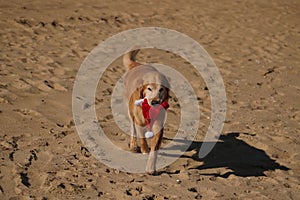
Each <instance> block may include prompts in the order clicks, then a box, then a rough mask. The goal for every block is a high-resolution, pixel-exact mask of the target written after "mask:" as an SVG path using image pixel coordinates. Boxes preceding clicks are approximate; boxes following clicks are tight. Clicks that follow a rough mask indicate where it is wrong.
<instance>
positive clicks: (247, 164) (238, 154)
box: [166, 133, 289, 178]
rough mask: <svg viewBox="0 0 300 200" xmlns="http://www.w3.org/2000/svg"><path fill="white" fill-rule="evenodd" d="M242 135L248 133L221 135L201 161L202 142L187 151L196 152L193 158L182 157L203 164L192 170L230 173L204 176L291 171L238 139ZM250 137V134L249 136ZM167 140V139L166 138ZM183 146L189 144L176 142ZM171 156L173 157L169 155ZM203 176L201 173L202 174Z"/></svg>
mask: <svg viewBox="0 0 300 200" xmlns="http://www.w3.org/2000/svg"><path fill="white" fill-rule="evenodd" d="M240 134H248V133H229V134H226V135H221V136H220V138H219V142H217V143H216V145H215V146H214V148H213V150H212V151H211V152H210V153H209V154H208V155H207V156H206V157H204V158H202V159H199V157H198V153H199V149H200V147H201V145H202V144H203V143H202V142H193V143H192V144H191V145H190V147H189V148H188V150H187V151H192V150H196V151H197V153H195V154H194V155H192V156H186V155H182V156H181V157H183V158H192V159H193V160H195V161H198V162H201V164H200V165H199V166H196V167H193V168H190V169H199V170H204V169H213V168H221V167H222V168H226V169H230V172H226V173H225V174H203V173H202V175H214V176H218V177H223V178H227V177H228V176H229V175H231V174H234V175H236V176H241V177H248V176H265V174H264V172H265V171H269V170H276V169H280V170H285V171H286V170H289V168H287V167H285V166H282V165H280V164H278V163H277V162H276V161H275V160H273V159H271V158H270V157H269V156H268V155H267V154H266V153H265V151H263V150H261V149H258V148H255V147H253V146H251V145H249V144H247V143H246V142H244V141H243V140H241V139H238V138H237V137H238V136H239V135H240ZM248 135H249V134H248ZM166 139H167V138H166ZM176 141H177V142H179V143H182V144H183V145H184V144H185V143H187V141H184V140H176ZM169 156H171V155H169ZM200 174H201V172H200Z"/></svg>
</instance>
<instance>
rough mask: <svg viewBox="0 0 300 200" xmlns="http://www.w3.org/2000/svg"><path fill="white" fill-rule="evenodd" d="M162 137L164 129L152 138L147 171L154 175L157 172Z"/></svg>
mask: <svg viewBox="0 0 300 200" xmlns="http://www.w3.org/2000/svg"><path fill="white" fill-rule="evenodd" d="M162 137H163V129H161V130H160V131H158V132H157V133H156V134H155V135H154V137H153V138H152V140H151V150H150V153H149V157H148V162H147V167H146V172H147V173H148V174H152V175H153V174H154V173H155V172H156V160H157V154H158V150H159V148H160V145H161V141H162Z"/></svg>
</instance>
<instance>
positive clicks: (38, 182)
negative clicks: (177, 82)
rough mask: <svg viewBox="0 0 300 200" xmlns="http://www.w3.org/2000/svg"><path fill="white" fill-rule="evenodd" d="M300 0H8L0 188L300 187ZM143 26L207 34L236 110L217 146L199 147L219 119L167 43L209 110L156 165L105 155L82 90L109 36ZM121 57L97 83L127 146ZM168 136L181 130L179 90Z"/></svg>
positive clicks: (100, 192) (226, 195) (185, 191)
mask: <svg viewBox="0 0 300 200" xmlns="http://www.w3.org/2000/svg"><path fill="white" fill-rule="evenodd" d="M299 10H300V2H299V1H297V0H287V1H280V0H274V1H266V0H262V1H259V0H254V1H250V0H249V1H239V0H232V1H231V0H228V1H227V0H226V1H221V0H217V1H202V0H201V1H191V0H188V1H170V0H167V1H163V2H160V1H127V0H126V1H120V2H118V1H95V0H92V1H86V0H80V1H70V0H65V1H61V0H53V1H45V2H44V1H38V0H32V1H15V0H12V1H1V2H0V16H1V21H0V38H1V48H0V52H1V53H0V63H1V65H0V159H1V162H0V199H3V200H6V199H7V200H23V199H24V200H25V199H26V200H27V199H37V200H47V199H48V200H52V199H111V200H113V199H116V200H117V199H143V200H167V199H170V200H173V199H182V200H186V199H205V200H206V199H243V200H244V199H249V200H250V199H276V200H277V199H284V200H286V199H294V200H296V199H300V138H299V133H300V103H299V100H300V79H299V77H300V74H299V73H300V58H299V55H300V20H299V19H300V12H299ZM140 27H164V28H168V29H173V30H177V31H179V32H182V33H184V34H186V35H187V36H189V37H191V38H193V39H194V40H195V41H197V42H198V43H200V44H201V45H202V46H203V47H204V48H205V49H206V51H207V52H208V53H209V55H210V56H211V57H212V59H213V60H214V62H215V63H216V65H217V67H218V69H219V71H220V74H221V75H222V78H223V81H224V85H225V89H226V96H227V113H226V120H225V124H224V128H223V130H222V133H221V136H220V138H219V141H218V142H217V144H216V145H215V147H214V149H213V150H212V151H211V152H210V153H209V154H208V155H207V156H206V157H205V158H203V159H199V158H198V151H199V148H200V147H201V145H202V142H203V139H204V136H205V133H206V131H207V129H208V126H209V123H210V114H211V110H210V106H211V102H210V100H211V99H210V95H209V91H208V89H207V87H206V85H205V82H204V81H203V79H202V78H201V75H200V74H198V73H197V72H196V71H195V69H193V67H192V65H191V64H190V63H188V62H186V61H185V60H183V59H182V58H180V57H179V56H177V55H174V54H172V53H169V52H164V51H161V50H142V52H141V54H139V55H138V58H139V59H140V60H141V61H143V62H152V63H155V62H162V63H163V64H165V65H168V66H172V67H174V68H175V69H176V70H177V71H179V72H180V73H181V74H183V75H184V76H185V77H187V78H188V80H189V81H190V84H191V86H192V87H193V88H194V90H195V94H196V96H197V100H198V102H199V106H200V111H201V115H202V118H201V121H200V123H199V128H198V132H197V136H196V138H195V140H194V141H193V142H192V144H191V146H190V148H189V149H188V150H187V151H186V152H185V153H184V155H182V156H181V157H180V158H179V159H178V160H177V161H176V162H174V163H172V164H171V165H170V166H167V167H165V168H163V169H160V170H159V174H158V175H157V176H151V175H147V174H143V173H140V174H135V173H126V172H122V171H120V170H116V169H113V168H110V167H108V166H106V165H104V164H102V163H101V162H100V161H99V160H97V159H96V158H95V157H94V156H93V155H91V153H90V152H89V150H88V149H87V148H86V147H85V145H84V143H83V142H82V141H81V140H80V138H79V136H78V134H77V131H76V128H75V124H74V120H73V115H72V90H73V84H74V81H75V77H76V74H77V72H78V70H79V68H80V65H81V63H82V62H83V61H84V59H85V58H86V56H88V54H89V53H90V52H91V51H92V50H93V49H94V48H95V47H96V46H97V45H98V44H100V43H101V42H103V41H104V40H106V39H107V38H109V37H111V36H113V35H115V34H117V33H120V32H122V31H125V30H128V29H133V28H140ZM125 71H126V70H125V68H124V67H123V66H122V62H121V58H119V59H116V61H115V62H113V63H112V64H111V65H110V66H109V67H108V68H107V71H106V72H105V73H104V75H103V78H101V79H100V81H99V83H98V89H97V93H96V101H95V103H96V109H97V117H98V121H99V123H100V124H101V127H102V128H103V130H104V131H105V133H106V135H107V137H108V138H110V140H111V141H112V142H113V143H114V144H115V145H117V146H118V147H120V148H122V149H123V150H125V151H129V148H128V142H129V137H128V135H127V134H125V133H124V132H122V130H121V129H120V128H119V127H118V126H116V125H115V121H114V118H113V116H112V114H111V108H110V103H111V94H112V89H113V88H114V86H115V84H116V82H117V81H118V79H119V78H120V77H121V76H122V75H123V74H124V73H125ZM170 105H171V106H170V109H169V110H168V120H167V122H166V131H165V138H164V142H163V146H164V145H166V144H168V143H169V142H170V140H171V139H172V137H173V136H174V134H175V133H176V131H177V130H178V120H180V105H179V104H178V102H177V100H176V97H175V96H174V95H173V98H171V99H170Z"/></svg>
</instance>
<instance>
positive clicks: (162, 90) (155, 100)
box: [140, 73, 170, 106]
mask: <svg viewBox="0 0 300 200" xmlns="http://www.w3.org/2000/svg"><path fill="white" fill-rule="evenodd" d="M142 85H143V86H142V87H140V96H141V98H147V99H148V102H149V105H151V106H153V105H156V104H161V103H162V102H163V101H165V100H168V98H169V90H170V84H169V81H168V79H167V78H166V77H165V76H164V75H163V74H160V73H155V74H153V73H150V74H146V75H145V76H144V77H143V84H142Z"/></svg>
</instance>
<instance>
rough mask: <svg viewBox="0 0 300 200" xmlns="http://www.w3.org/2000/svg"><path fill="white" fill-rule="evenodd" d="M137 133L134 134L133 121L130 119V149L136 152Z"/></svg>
mask: <svg viewBox="0 0 300 200" xmlns="http://www.w3.org/2000/svg"><path fill="white" fill-rule="evenodd" d="M136 139H137V135H136V129H135V124H134V122H133V121H131V125H130V146H129V148H130V151H132V152H135V153H137V152H138V146H137V141H136Z"/></svg>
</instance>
